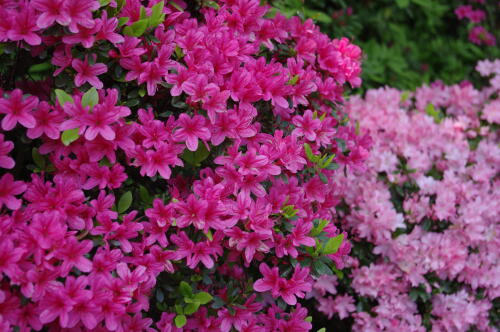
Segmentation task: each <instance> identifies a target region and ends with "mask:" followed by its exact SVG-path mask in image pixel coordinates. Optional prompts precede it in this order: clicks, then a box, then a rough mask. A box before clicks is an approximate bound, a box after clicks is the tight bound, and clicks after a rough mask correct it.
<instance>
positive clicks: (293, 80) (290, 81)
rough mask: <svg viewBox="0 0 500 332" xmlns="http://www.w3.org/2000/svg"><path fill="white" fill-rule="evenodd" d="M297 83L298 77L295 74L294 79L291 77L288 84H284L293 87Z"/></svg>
mask: <svg viewBox="0 0 500 332" xmlns="http://www.w3.org/2000/svg"><path fill="white" fill-rule="evenodd" d="M298 81H299V75H298V74H297V75H295V76H294V77H292V78H291V79H289V80H288V82H286V84H288V85H295V84H297V82H298Z"/></svg>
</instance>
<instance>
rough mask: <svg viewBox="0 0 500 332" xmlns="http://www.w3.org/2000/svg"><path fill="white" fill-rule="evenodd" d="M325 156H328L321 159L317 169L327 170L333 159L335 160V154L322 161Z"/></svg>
mask: <svg viewBox="0 0 500 332" xmlns="http://www.w3.org/2000/svg"><path fill="white" fill-rule="evenodd" d="M327 156H328V155H325V156H324V157H323V158H321V162H320V163H319V167H321V168H327V167H328V166H329V165H330V164H331V163H332V160H333V158H335V154H332V155H331V156H330V157H328V159H326V160H323V159H324V158H325V157H327Z"/></svg>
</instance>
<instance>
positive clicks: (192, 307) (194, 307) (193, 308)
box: [184, 303, 200, 315]
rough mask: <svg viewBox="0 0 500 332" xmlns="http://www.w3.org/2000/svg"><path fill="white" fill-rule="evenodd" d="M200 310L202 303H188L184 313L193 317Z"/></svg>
mask: <svg viewBox="0 0 500 332" xmlns="http://www.w3.org/2000/svg"><path fill="white" fill-rule="evenodd" d="M198 308H200V303H188V305H187V306H186V308H184V313H185V314H186V315H192V314H194V313H195V312H197V311H198Z"/></svg>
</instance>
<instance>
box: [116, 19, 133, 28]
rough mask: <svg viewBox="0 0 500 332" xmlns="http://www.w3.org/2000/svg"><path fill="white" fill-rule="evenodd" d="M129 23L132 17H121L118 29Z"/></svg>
mask: <svg viewBox="0 0 500 332" xmlns="http://www.w3.org/2000/svg"><path fill="white" fill-rule="evenodd" d="M128 21H130V17H120V18H119V19H118V27H122V26H124V25H125V24H127V22H128Z"/></svg>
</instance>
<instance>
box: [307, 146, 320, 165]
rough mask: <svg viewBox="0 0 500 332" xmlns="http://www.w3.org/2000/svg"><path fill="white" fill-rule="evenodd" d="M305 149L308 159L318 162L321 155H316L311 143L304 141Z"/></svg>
mask: <svg viewBox="0 0 500 332" xmlns="http://www.w3.org/2000/svg"><path fill="white" fill-rule="evenodd" d="M304 151H305V153H306V156H307V159H309V160H310V161H311V162H312V163H317V162H318V160H319V156H316V155H314V153H313V152H312V149H311V146H310V145H309V144H307V143H304Z"/></svg>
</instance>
